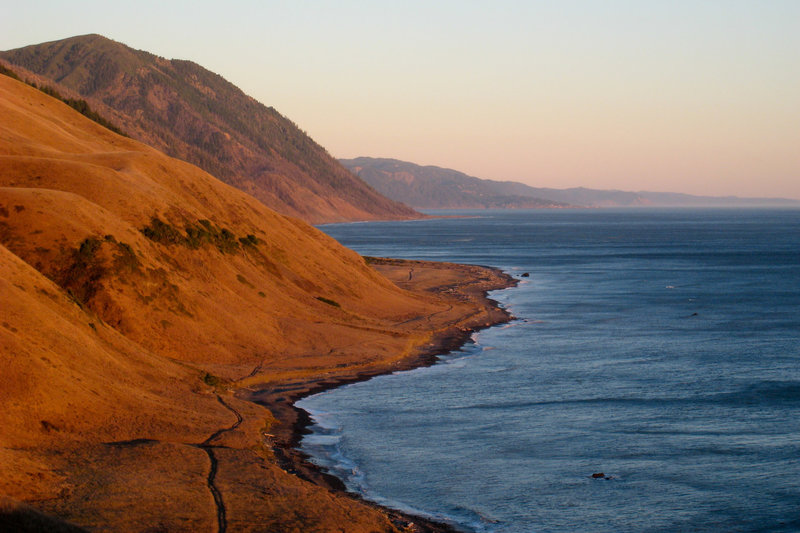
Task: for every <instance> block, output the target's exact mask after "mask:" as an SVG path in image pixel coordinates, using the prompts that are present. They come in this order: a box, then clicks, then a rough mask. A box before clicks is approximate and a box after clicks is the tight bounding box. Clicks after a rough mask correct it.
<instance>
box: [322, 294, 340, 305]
mask: <svg viewBox="0 0 800 533" xmlns="http://www.w3.org/2000/svg"><path fill="white" fill-rule="evenodd" d="M317 300H319V301H320V302H322V303H326V304H328V305H331V306H333V307H341V305H339V302H337V301H336V300H331V299H330V298H325V297H324V296H317Z"/></svg>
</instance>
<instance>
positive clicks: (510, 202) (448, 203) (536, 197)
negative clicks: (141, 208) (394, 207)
mask: <svg viewBox="0 0 800 533" xmlns="http://www.w3.org/2000/svg"><path fill="white" fill-rule="evenodd" d="M340 161H341V162H342V164H343V165H344V166H346V167H348V168H349V169H350V170H351V171H353V172H354V173H356V174H358V175H359V176H360V177H361V178H362V179H364V181H366V182H367V183H369V184H370V185H372V186H373V187H374V188H375V189H377V190H378V191H379V192H381V193H382V194H384V195H385V196H388V197H389V198H394V199H395V200H398V201H401V202H404V203H406V204H408V205H412V206H414V207H417V208H420V209H448V208H450V209H453V208H487V207H503V208H520V207H523V208H524V207H533V208H556V207H689V206H697V207H706V206H708V207H713V206H720V207H722V206H762V205H763V206H800V200H794V199H791V198H740V197H736V196H697V195H691V194H684V193H671V192H651V191H621V190H612V189H590V188H586V187H573V188H569V189H554V188H548V187H533V186H530V185H525V184H524V183H519V182H514V181H495V180H489V179H482V178H476V177H474V176H469V175H467V174H465V173H463V172H460V171H457V170H453V169H447V168H442V167H437V166H430V165H429V166H422V165H417V164H415V163H411V162H407V161H400V160H397V159H390V158H372V157H358V158H354V159H340ZM465 190H468V191H469V192H470V193H471V194H464V191H465ZM476 191H477V192H478V193H479V194H476ZM487 199H488V200H489V201H487ZM492 199H495V201H494V204H492V203H491V200H492ZM526 200H527V201H529V202H531V205H525V201H526ZM537 204H538V205H537Z"/></svg>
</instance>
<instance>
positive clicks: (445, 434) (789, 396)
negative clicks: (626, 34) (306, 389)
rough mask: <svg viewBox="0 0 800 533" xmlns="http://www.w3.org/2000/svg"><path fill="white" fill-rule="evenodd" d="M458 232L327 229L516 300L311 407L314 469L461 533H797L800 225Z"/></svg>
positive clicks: (772, 216)
mask: <svg viewBox="0 0 800 533" xmlns="http://www.w3.org/2000/svg"><path fill="white" fill-rule="evenodd" d="M448 214H453V213H452V212H448ZM459 214H462V215H468V216H469V215H471V216H472V217H471V218H470V217H465V218H447V219H434V220H424V221H412V222H380V223H362V224H338V225H327V226H322V227H321V229H323V231H325V232H327V233H329V234H330V235H332V236H333V237H335V238H337V239H338V240H339V241H341V242H342V243H344V244H345V245H347V246H349V247H351V248H353V249H355V250H357V251H358V252H360V253H362V254H365V255H373V256H388V257H403V258H417V259H433V260H445V261H456V262H465V263H475V264H484V265H492V266H496V267H499V268H502V269H504V270H506V271H507V272H509V273H511V274H512V275H515V276H517V277H519V278H520V280H521V284H520V285H519V286H518V287H516V288H512V289H507V290H504V291H497V292H495V293H494V294H493V295H492V296H493V297H494V298H495V299H496V300H498V301H499V302H501V303H502V304H503V305H504V306H506V307H507V308H509V309H510V310H511V311H512V312H513V314H514V315H515V316H516V317H517V320H515V321H514V322H512V323H510V324H506V325H502V326H496V327H493V328H490V329H487V330H484V331H482V332H480V333H478V334H476V335H475V336H474V343H472V344H469V345H467V346H465V347H464V349H462V350H461V351H459V352H456V353H453V354H450V355H448V356H446V357H445V358H444V359H443V362H442V363H440V364H438V365H435V366H433V367H429V368H423V369H417V370H413V371H409V372H402V373H396V374H393V375H388V376H381V377H378V378H375V379H372V380H370V381H367V382H363V383H357V384H353V385H349V386H345V387H342V388H339V389H336V390H332V391H328V392H325V393H322V394H319V395H316V396H313V397H310V398H307V399H304V400H302V401H301V402H300V403H299V405H300V406H301V407H303V408H304V409H306V410H308V411H309V412H311V413H312V415H313V416H314V419H315V420H316V421H317V425H316V426H315V433H314V434H312V435H309V436H308V437H306V438H305V439H304V441H303V443H302V447H303V449H304V450H305V451H307V452H308V453H310V454H311V455H313V456H314V457H315V461H317V462H318V463H319V464H321V465H323V466H325V467H327V468H329V469H330V470H331V471H332V472H333V473H335V474H337V475H339V476H340V477H342V478H343V479H344V480H345V482H346V484H347V486H348V487H349V489H350V490H352V491H355V492H359V493H361V494H363V495H365V496H366V497H367V498H369V499H373V500H375V501H377V502H379V503H382V504H385V505H390V506H393V507H397V508H400V509H404V510H411V511H414V512H417V513H422V514H425V515H428V516H431V517H434V518H438V519H440V520H446V521H449V522H451V523H453V524H454V525H456V526H457V527H458V528H460V529H463V530H465V531H480V532H484V531H486V532H567V531H569V532H573V531H596V532H605V531H608V532H611V531H614V532H619V531H622V532H624V531H631V532H633V531H636V532H640V531H652V532H668V531H669V532H672V531H714V532H716V531H764V532H766V531H800V211H798V210H689V209H683V210H645V209H642V210H624V211H622V210H620V211H614V210H542V211H474V212H460V213H459ZM524 272H528V273H530V277H526V278H522V277H521V274H522V273H524ZM601 472H602V473H603V474H604V475H605V476H604V478H602V479H594V478H592V477H591V476H592V474H595V473H601ZM606 478H608V479H606Z"/></svg>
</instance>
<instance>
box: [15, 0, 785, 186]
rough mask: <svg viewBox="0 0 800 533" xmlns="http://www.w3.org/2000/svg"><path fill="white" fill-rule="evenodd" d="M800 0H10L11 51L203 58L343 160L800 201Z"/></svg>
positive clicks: (532, 180)
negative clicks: (86, 44) (34, 48)
mask: <svg viewBox="0 0 800 533" xmlns="http://www.w3.org/2000/svg"><path fill="white" fill-rule="evenodd" d="M797 20H800V3H797V2H792V1H790V0H782V1H778V0H773V1H765V2H747V1H730V2H722V1H705V2H686V1H679V2H672V3H670V4H669V5H666V4H654V3H641V2H634V1H616V2H597V1H581V2H578V1H573V2H563V3H559V4H558V5H557V6H553V5H549V4H548V3H546V2H523V1H506V2H498V3H493V4H492V5H491V7H489V6H488V4H484V3H480V2H458V3H456V2H438V3H436V4H435V5H429V4H425V3H422V2H405V3H402V4H397V3H388V2H386V3H384V2H366V1H349V2H339V3H336V4H328V3H323V2H308V3H303V4H299V3H292V4H282V3H276V2H265V3H255V2H252V3H251V2H228V3H226V4H225V5H224V9H223V8H222V7H220V4H217V3H209V2H199V3H198V2H194V3H192V4H188V3H185V4H184V3H168V4H167V3H155V2H150V1H145V2H140V3H137V4H135V5H134V4H126V5H120V4H100V3H99V2H89V1H76V2H72V3H70V4H68V5H66V4H60V3H56V2H51V1H45V2H37V3H36V5H32V4H25V5H23V4H15V5H10V6H8V7H7V8H6V10H5V13H4V17H3V19H2V21H0V30H1V31H0V49H2V50H8V49H13V48H19V47H22V46H27V45H31V44H38V43H41V42H46V41H53V40H58V39H63V38H67V37H72V36H75V35H82V34H87V33H100V34H102V35H104V36H106V37H109V38H111V39H114V40H117V41H120V42H122V43H124V44H127V45H129V46H131V47H133V48H137V49H142V50H147V51H149V52H152V53H154V54H157V55H160V56H163V57H167V58H177V59H188V60H191V61H194V62H196V63H198V64H200V65H202V66H204V67H205V68H208V69H209V70H211V71H214V72H216V73H218V74H220V75H222V76H223V77H225V78H226V79H228V80H229V81H231V82H232V83H234V84H235V85H237V86H239V87H240V88H242V90H244V91H245V92H246V93H248V94H249V95H251V96H253V97H254V98H256V99H257V100H259V101H261V102H262V103H264V104H265V105H268V106H272V107H274V108H275V109H277V110H278V111H279V112H280V113H282V114H283V115H285V116H287V117H288V118H289V119H291V120H292V121H294V122H295V123H296V124H298V125H299V126H300V127H301V128H302V129H304V130H305V131H307V132H308V133H309V135H311V137H312V138H314V139H315V140H316V141H317V142H319V143H320V144H321V145H322V146H324V147H325V148H327V149H328V151H329V152H330V153H331V154H332V155H334V156H335V157H337V158H354V157H359V156H370V157H387V158H394V159H399V160H404V161H410V162H413V163H417V164H420V165H435V166H439V167H444V168H452V169H455V170H458V171H461V172H464V173H466V174H469V175H472V176H477V177H480V178H487V179H493V180H500V181H504V180H510V181H519V182H522V183H526V184H528V185H532V186H536V187H553V188H570V187H588V188H598V189H619V190H628V191H668V192H681V193H688V194H696V195H707V196H741V197H785V198H796V199H800V157H798V156H797V155H796V147H797V146H800V126H798V124H800V97H798V94H800V34H798V32H796V31H795V29H796V28H795V27H796V22H797Z"/></svg>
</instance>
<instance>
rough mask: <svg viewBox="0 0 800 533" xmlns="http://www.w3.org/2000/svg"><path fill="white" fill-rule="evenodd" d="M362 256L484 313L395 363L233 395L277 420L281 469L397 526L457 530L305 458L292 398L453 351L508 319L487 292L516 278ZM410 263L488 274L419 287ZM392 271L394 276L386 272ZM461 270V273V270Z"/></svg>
mask: <svg viewBox="0 0 800 533" xmlns="http://www.w3.org/2000/svg"><path fill="white" fill-rule="evenodd" d="M367 259H368V261H369V262H370V263H371V264H373V266H375V267H376V268H377V269H378V270H379V271H382V273H384V274H389V275H388V276H387V277H389V278H390V279H392V281H394V282H395V283H397V284H398V285H400V286H403V285H405V286H404V287H403V288H406V289H410V290H429V291H436V292H439V293H442V294H448V295H449V296H453V297H456V298H460V299H468V300H470V301H471V302H473V303H474V304H476V305H477V306H478V307H479V308H480V309H481V310H482V311H484V312H485V313H486V318H485V319H482V320H480V321H477V320H475V318H474V317H472V319H470V317H468V318H467V319H466V320H464V321H459V322H458V323H456V324H452V325H450V326H449V327H447V328H446V329H444V330H442V331H438V332H436V333H435V334H434V336H433V338H432V339H431V340H430V342H428V343H427V344H426V345H425V346H422V347H417V350H416V353H414V354H413V355H411V356H409V357H406V358H404V359H402V360H401V361H398V362H392V363H385V364H383V365H380V366H377V367H376V368H374V369H370V370H368V371H361V372H357V373H355V374H352V375H343V376H338V377H336V378H333V379H323V380H313V379H312V380H301V381H297V382H293V383H286V384H284V385H283V386H282V387H272V388H262V389H259V388H254V389H255V390H253V389H248V391H247V392H246V393H244V394H241V395H238V396H240V397H241V398H242V399H245V400H248V401H252V402H254V403H257V404H259V405H262V406H264V407H266V408H267V409H269V410H270V411H271V412H272V414H273V416H274V417H275V418H276V419H277V420H278V422H279V424H277V425H276V426H277V427H276V428H274V430H273V431H272V433H270V434H269V435H266V436H265V439H267V440H268V443H269V445H270V446H271V447H272V450H273V453H274V454H275V458H276V460H277V463H278V465H279V466H280V467H281V468H282V469H284V470H285V471H286V472H288V473H290V474H293V475H295V476H297V477H299V478H300V479H303V480H305V481H309V482H311V483H314V484H315V485H318V486H320V487H322V488H325V489H327V490H330V491H333V492H335V493H337V494H338V495H339V496H342V497H347V498H353V499H356V500H358V501H359V502H361V503H363V504H366V505H368V506H371V507H374V508H376V509H379V510H381V511H382V512H383V513H385V514H386V516H387V517H388V518H389V520H390V521H391V522H392V523H393V524H394V525H395V526H396V527H398V528H400V529H401V530H404V531H414V532H418V533H458V532H459V531H461V530H459V529H456V528H455V527H454V526H452V525H451V524H448V523H444V522H437V521H435V520H432V519H429V518H426V517H422V516H418V515H415V514H411V513H406V512H403V511H399V510H396V509H393V508H390V507H384V506H382V505H379V504H377V503H375V502H372V501H370V500H368V499H366V498H364V497H362V496H360V495H358V494H355V493H352V492H348V491H347V489H346V487H345V484H344V482H343V481H342V480H341V479H339V478H338V477H336V476H334V475H333V474H330V473H328V472H327V471H325V469H324V468H322V467H319V466H317V465H315V464H313V463H312V462H311V461H310V460H309V459H310V457H309V456H308V455H306V454H305V453H303V452H301V451H300V450H299V449H298V447H299V445H300V441H301V440H302V438H303V436H305V435H307V434H310V433H311V430H310V429H309V428H310V426H311V425H313V424H314V422H313V420H312V419H311V416H310V415H309V413H308V412H306V411H305V410H303V409H301V408H300V407H297V406H296V402H298V401H300V400H301V399H303V398H306V397H308V396H311V395H313V394H317V393H320V392H324V391H326V390H330V389H334V388H337V387H341V386H344V385H348V384H351V383H357V382H361V381H366V380H369V379H372V378H373V377H376V376H380V375H386V374H391V373H394V372H398V371H407V370H413V369H415V368H421V367H426V366H431V365H434V364H436V363H437V362H439V358H440V356H442V355H446V354H449V353H451V352H453V351H455V350H458V349H459V348H461V347H462V346H464V345H465V344H466V343H467V342H469V340H470V338H471V336H472V334H473V333H474V332H476V331H480V330H482V329H486V328H489V327H492V326H495V325H498V324H504V323H507V322H509V321H510V320H513V318H514V317H513V316H512V315H511V313H509V312H508V311H507V310H505V309H504V308H502V307H501V306H500V305H499V304H498V303H497V302H496V301H494V300H493V299H491V298H489V297H488V292H489V291H492V290H501V289H507V288H511V287H514V286H516V285H517V283H518V281H517V280H516V279H514V278H513V277H511V276H510V275H509V274H506V273H505V272H503V271H501V270H500V269H497V268H494V267H484V266H476V265H459V264H454V263H437V262H432V261H413V260H399V259H386V258H367ZM409 268H410V269H411V272H413V271H414V270H415V269H422V270H424V269H426V268H428V269H430V268H437V269H447V270H451V271H452V270H455V271H462V270H464V269H468V270H473V271H474V270H476V269H479V270H482V271H484V272H488V273H491V277H492V278H493V279H492V280H491V281H488V280H487V281H485V282H483V283H475V279H472V278H469V277H465V278H463V279H462V280H461V281H460V282H457V283H455V284H447V285H445V286H437V287H430V286H428V287H426V286H425V284H424V282H423V283H422V285H423V286H422V287H420V286H415V285H418V282H415V280H413V279H412V277H411V274H409V276H408V278H407V279H403V276H405V274H404V272H405V270H406V269H409ZM400 271H402V272H403V273H402V275H399V272H400ZM392 273H393V274H394V275H391V274H392ZM460 273H462V274H463V272H460ZM393 278H394V279H393Z"/></svg>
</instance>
